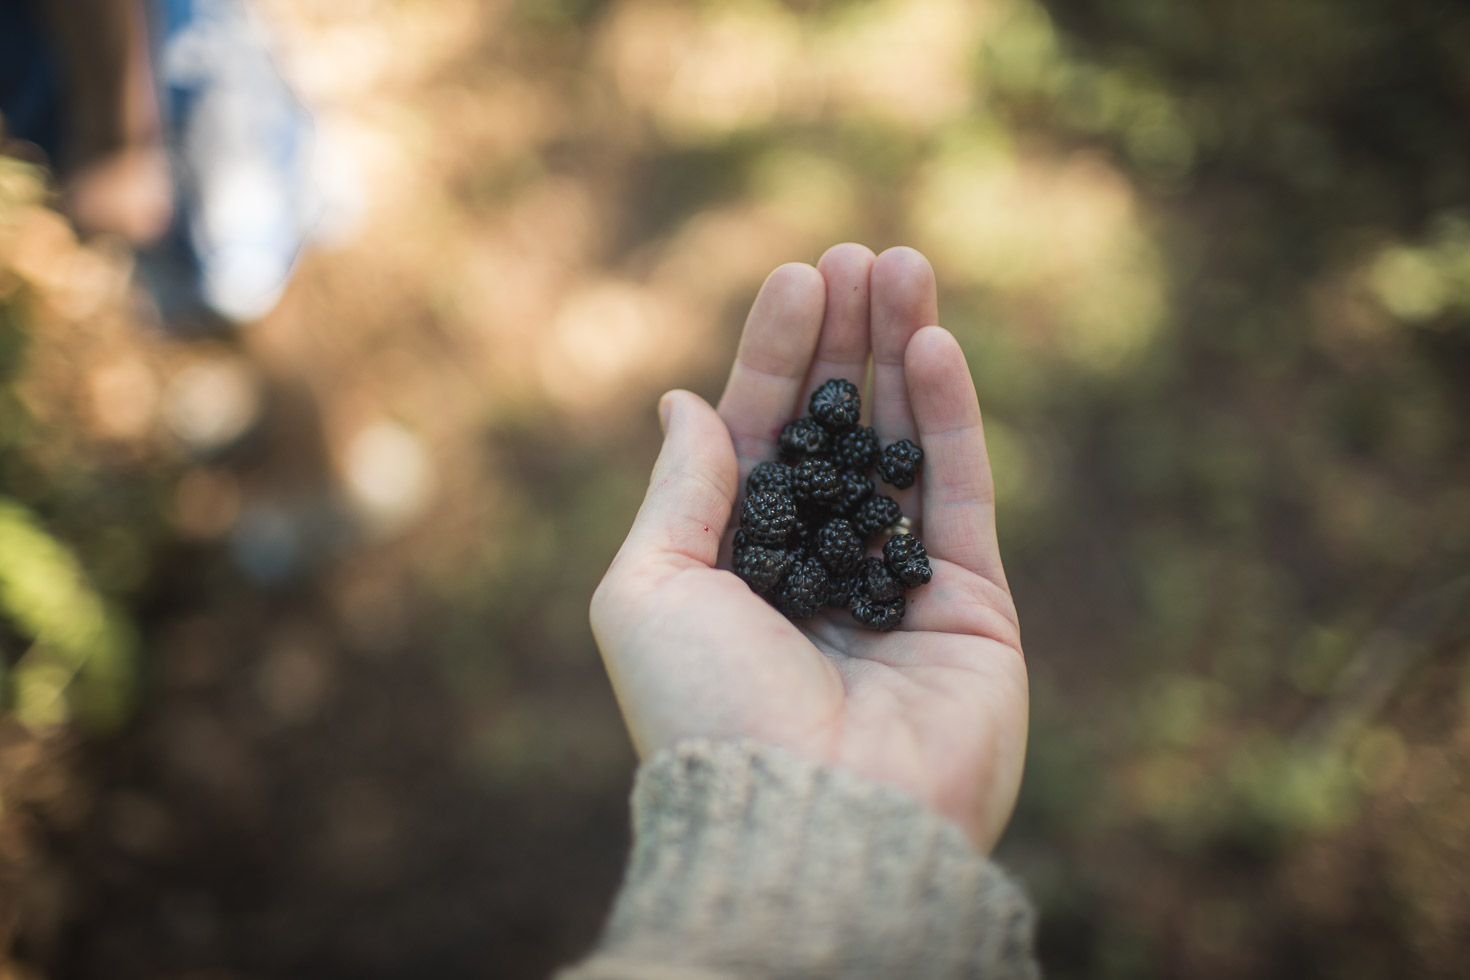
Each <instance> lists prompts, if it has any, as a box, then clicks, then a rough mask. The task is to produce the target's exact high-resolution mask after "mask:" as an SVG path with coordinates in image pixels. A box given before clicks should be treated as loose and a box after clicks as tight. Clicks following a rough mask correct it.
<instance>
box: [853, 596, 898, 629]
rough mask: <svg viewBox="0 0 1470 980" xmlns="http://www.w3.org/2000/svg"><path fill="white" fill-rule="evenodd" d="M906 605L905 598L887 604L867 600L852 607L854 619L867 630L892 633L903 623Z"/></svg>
mask: <svg viewBox="0 0 1470 980" xmlns="http://www.w3.org/2000/svg"><path fill="white" fill-rule="evenodd" d="M905 605H906V602H905V601H904V597H903V596H899V597H898V598H897V599H890V600H889V601H887V602H879V601H878V600H876V599H865V600H863V601H861V602H858V603H857V604H856V605H854V606H853V607H852V618H853V619H855V620H857V621H858V623H859V624H860V625H861V626H863V627H864V628H866V629H870V630H877V631H878V632H880V633H890V632H892V631H893V630H895V629H897V628H898V624H899V623H901V622H903V610H904V606H905Z"/></svg>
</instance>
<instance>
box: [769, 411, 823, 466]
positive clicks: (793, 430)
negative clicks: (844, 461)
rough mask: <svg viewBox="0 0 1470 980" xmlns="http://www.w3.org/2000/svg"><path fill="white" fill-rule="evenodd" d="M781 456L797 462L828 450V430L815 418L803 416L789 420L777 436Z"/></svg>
mask: <svg viewBox="0 0 1470 980" xmlns="http://www.w3.org/2000/svg"><path fill="white" fill-rule="evenodd" d="M776 444H777V446H778V447H780V450H781V458H782V459H785V460H789V461H790V462H793V463H794V462H796V461H798V460H802V459H806V458H807V457H808V456H815V455H817V454H819V453H823V452H826V450H827V430H826V429H824V428H822V426H821V423H819V422H817V421H816V420H815V419H807V418H801V419H796V420H795V421H793V422H787V423H786V425H785V426H783V427H782V429H781V435H780V436H778V437H777V438H776Z"/></svg>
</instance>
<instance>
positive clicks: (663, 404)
mask: <svg viewBox="0 0 1470 980" xmlns="http://www.w3.org/2000/svg"><path fill="white" fill-rule="evenodd" d="M673 410H674V406H673V405H672V404H671V402H670V400H669V396H668V395H664V396H663V397H662V398H660V399H659V400H658V427H659V428H660V429H662V430H663V433H664V435H668V434H669V414H670V413H671V412H673Z"/></svg>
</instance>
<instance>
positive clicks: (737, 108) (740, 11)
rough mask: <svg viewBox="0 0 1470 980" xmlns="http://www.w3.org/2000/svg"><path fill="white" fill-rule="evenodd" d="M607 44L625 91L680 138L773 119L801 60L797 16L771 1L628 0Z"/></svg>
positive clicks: (621, 89)
mask: <svg viewBox="0 0 1470 980" xmlns="http://www.w3.org/2000/svg"><path fill="white" fill-rule="evenodd" d="M603 47H604V52H605V53H604V57H605V58H606V60H607V61H608V62H609V63H610V69H611V72H612V75H613V77H614V78H615V79H616V80H617V84H618V90H619V92H621V94H622V96H623V98H624V99H625V100H627V101H628V102H629V103H630V104H632V105H636V106H639V107H642V108H646V109H649V110H651V111H652V112H653V113H654V115H655V117H656V118H657V119H658V121H659V123H660V124H661V126H662V127H663V128H664V129H665V130H666V132H667V133H668V135H669V136H671V137H672V138H674V139H676V140H697V139H701V138H704V137H707V136H714V135H719V134H722V133H728V132H731V131H734V130H737V129H742V128H747V127H751V126H756V125H760V124H764V123H766V122H768V121H770V119H771V118H772V116H773V115H774V114H775V113H776V111H777V109H778V107H779V106H780V105H781V102H782V100H783V99H784V98H786V97H787V94H788V93H790V92H792V91H793V89H796V90H799V89H800V86H799V84H794V83H795V81H796V80H795V79H794V78H793V74H794V73H796V72H798V71H799V70H801V69H802V68H803V65H804V58H803V50H802V45H801V36H800V31H799V22H798V21H797V19H796V18H795V17H794V16H793V15H792V14H790V13H789V12H787V11H784V10H782V9H781V8H779V7H777V6H775V5H774V4H755V3H752V4H740V5H730V6H724V5H714V6H710V7H706V8H705V9H704V10H703V11H701V12H700V13H698V14H696V13H694V12H693V11H689V10H685V9H681V7H679V6H672V5H668V4H660V3H630V4H624V5H622V6H621V7H620V9H619V10H618V12H617V14H616V15H615V18H614V20H613V22H612V23H611V25H610V26H609V28H608V29H607V31H606V32H605V34H604V37H603Z"/></svg>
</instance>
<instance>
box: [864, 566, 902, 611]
mask: <svg viewBox="0 0 1470 980" xmlns="http://www.w3.org/2000/svg"><path fill="white" fill-rule="evenodd" d="M858 575H859V576H861V577H862V587H863V596H864V597H865V598H868V599H872V600H873V601H874V602H892V601H893V600H894V599H897V598H898V597H899V596H901V595H903V583H902V582H900V581H899V580H898V579H896V578H894V577H893V573H892V572H890V571H889V570H888V566H887V565H885V564H883V559H882V558H864V559H863V564H862V567H861V568H860V569H858Z"/></svg>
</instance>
